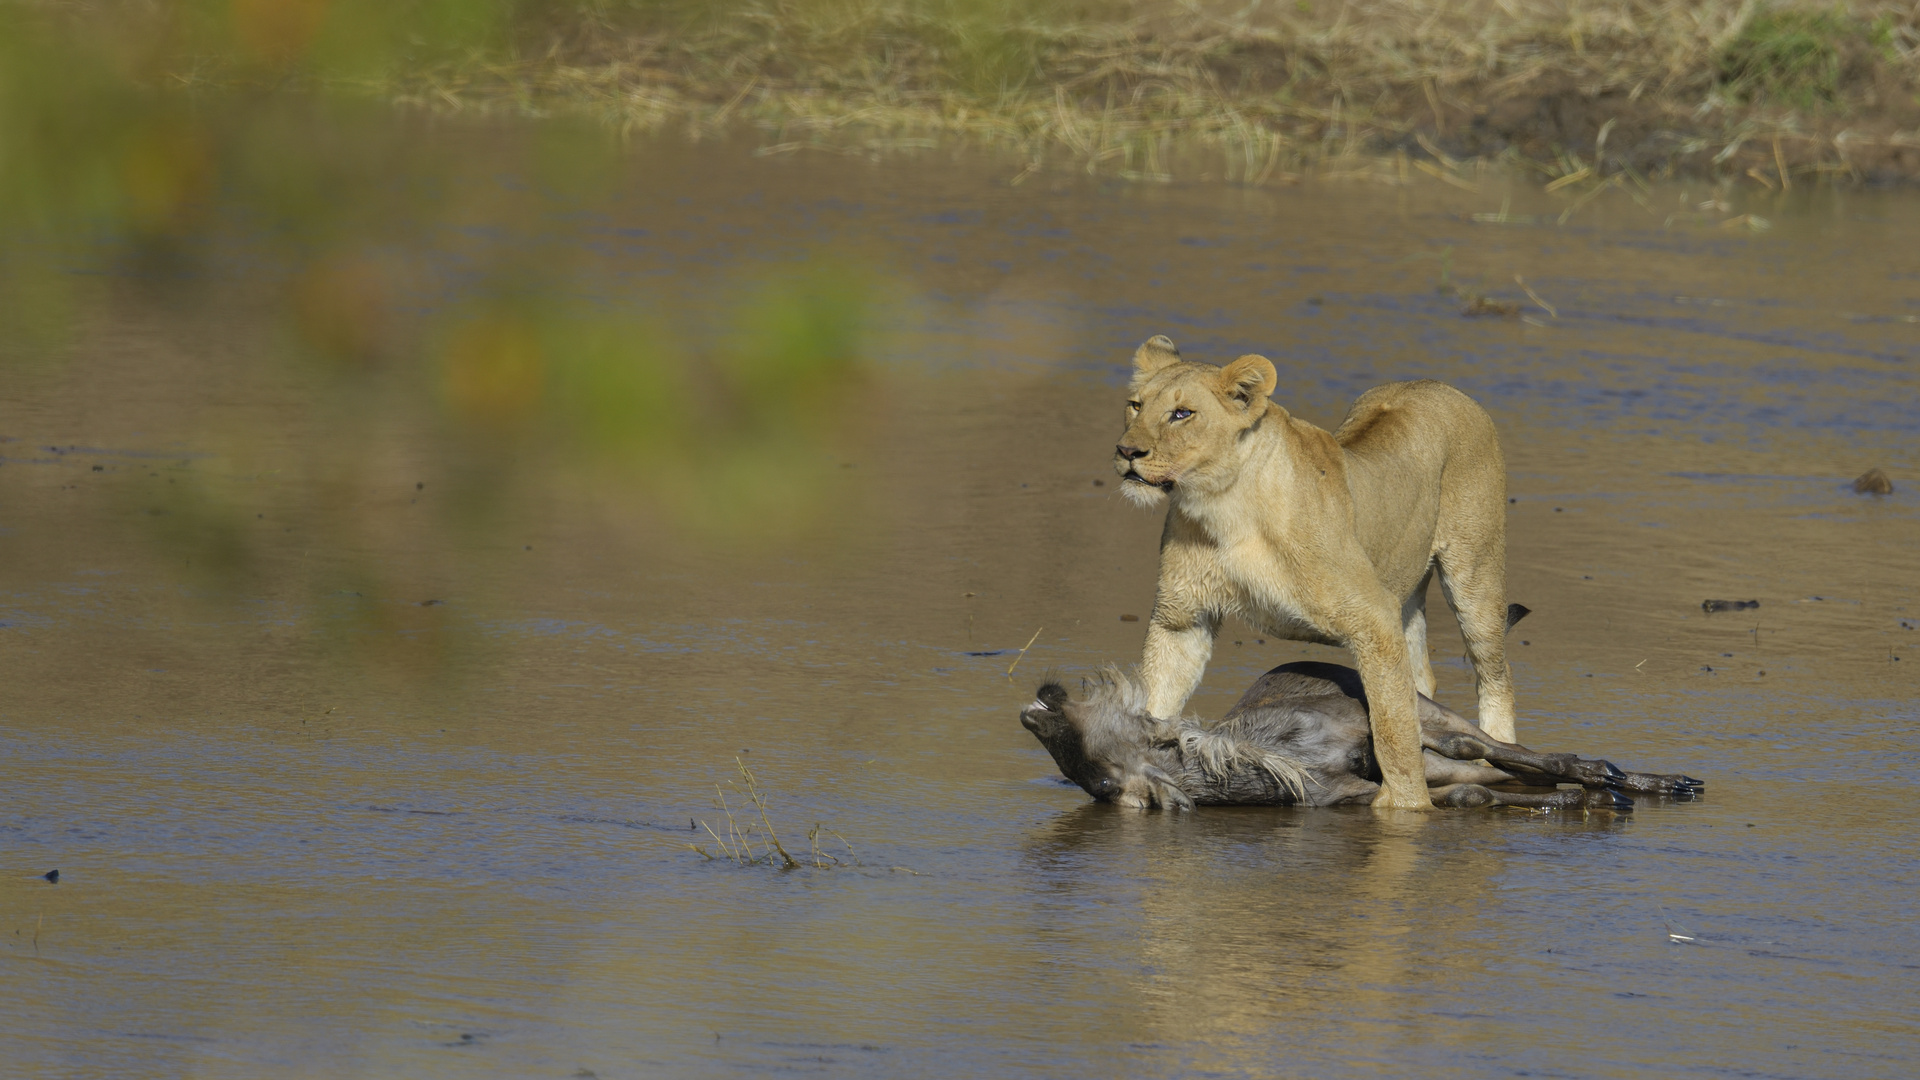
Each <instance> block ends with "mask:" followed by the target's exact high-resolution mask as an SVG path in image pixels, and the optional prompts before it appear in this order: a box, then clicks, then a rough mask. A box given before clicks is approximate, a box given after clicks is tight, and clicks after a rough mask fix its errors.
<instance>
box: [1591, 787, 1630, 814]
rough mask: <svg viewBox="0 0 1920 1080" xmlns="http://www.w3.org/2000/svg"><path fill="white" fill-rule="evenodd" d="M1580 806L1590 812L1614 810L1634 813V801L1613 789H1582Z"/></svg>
mask: <svg viewBox="0 0 1920 1080" xmlns="http://www.w3.org/2000/svg"><path fill="white" fill-rule="evenodd" d="M1580 794H1581V796H1582V797H1581V800H1580V805H1582V806H1584V807H1586V808H1587V809H1589V810H1613V811H1616V812H1621V813H1632V812H1633V800H1632V799H1629V798H1627V797H1626V796H1625V795H1622V794H1620V793H1619V792H1617V791H1615V790H1613V789H1612V788H1582V789H1581V791H1580Z"/></svg>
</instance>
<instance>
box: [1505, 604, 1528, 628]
mask: <svg viewBox="0 0 1920 1080" xmlns="http://www.w3.org/2000/svg"><path fill="white" fill-rule="evenodd" d="M1531 614H1533V609H1532V608H1530V607H1528V606H1527V605H1525V604H1508V605H1507V629H1509V630H1511V629H1513V624H1514V623H1517V622H1519V621H1520V620H1521V619H1524V618H1526V617H1527V616H1529V615H1531Z"/></svg>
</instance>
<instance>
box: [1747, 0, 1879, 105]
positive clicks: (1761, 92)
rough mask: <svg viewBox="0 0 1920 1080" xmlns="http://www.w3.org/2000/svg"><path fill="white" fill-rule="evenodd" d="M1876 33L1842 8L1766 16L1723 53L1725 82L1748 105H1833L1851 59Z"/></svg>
mask: <svg viewBox="0 0 1920 1080" xmlns="http://www.w3.org/2000/svg"><path fill="white" fill-rule="evenodd" d="M1872 29H1873V28H1872V27H1871V26H1869V24H1867V23H1865V22H1862V21H1861V20H1858V19H1855V18H1853V17H1852V16H1850V15H1849V14H1847V12H1846V11H1845V10H1843V9H1839V8H1835V9H1832V10H1825V11H1809V10H1797V9H1789V10H1782V11H1763V12H1761V13H1760V14H1758V15H1756V16H1755V17H1754V18H1753V19H1752V20H1751V21H1749V22H1748V23H1747V24H1746V26H1745V27H1744V28H1743V29H1742V30H1741V31H1740V33H1739V35H1738V36H1737V37H1735V38H1734V39H1733V40H1732V41H1731V42H1729V43H1728V44H1727V46H1726V48H1725V49H1724V50H1722V52H1721V53H1720V59H1719V68H1720V78H1721V80H1722V83H1723V84H1724V85H1725V86H1726V88H1727V89H1728V91H1730V92H1731V93H1732V94H1734V95H1735V96H1737V97H1739V98H1740V99H1741V100H1744V101H1752V102H1770V103H1778V104H1786V105H1789V106H1793V107H1796V108H1800V109H1811V108H1815V107H1817V106H1822V105H1831V104H1834V103H1836V102H1838V101H1839V100H1840V97H1841V93H1842V88H1843V85H1844V84H1843V81H1842V73H1843V65H1844V63H1845V61H1846V59H1847V58H1848V57H1849V56H1853V55H1856V54H1858V53H1859V52H1860V51H1861V50H1862V49H1863V48H1864V47H1865V46H1866V45H1867V44H1868V41H1869V35H1870V34H1871V32H1872Z"/></svg>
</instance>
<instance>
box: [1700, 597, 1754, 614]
mask: <svg viewBox="0 0 1920 1080" xmlns="http://www.w3.org/2000/svg"><path fill="white" fill-rule="evenodd" d="M1759 606H1760V601H1758V600H1702V601H1700V610H1701V611H1704V612H1706V613H1707V614H1709V615H1711V614H1713V613H1714V612H1716V611H1745V610H1747V609H1748V608H1757V607H1759Z"/></svg>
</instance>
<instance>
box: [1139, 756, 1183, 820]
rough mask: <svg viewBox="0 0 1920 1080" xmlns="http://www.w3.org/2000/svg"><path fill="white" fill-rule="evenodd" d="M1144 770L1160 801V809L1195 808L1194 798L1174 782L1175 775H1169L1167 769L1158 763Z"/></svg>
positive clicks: (1155, 795) (1156, 797)
mask: <svg viewBox="0 0 1920 1080" xmlns="http://www.w3.org/2000/svg"><path fill="white" fill-rule="evenodd" d="M1142 772H1143V774H1144V775H1145V776H1146V778H1147V781H1148V782H1149V783H1151V784H1152V785H1153V794H1154V797H1155V799H1156V800H1157V801H1158V802H1159V803H1160V809H1162V810H1191V809H1193V799H1192V798H1190V797H1188V795H1187V793H1186V792H1184V791H1181V790H1180V785H1179V784H1176V783H1174V782H1173V777H1171V776H1168V775H1167V772H1166V770H1165V769H1162V768H1160V767H1159V766H1158V765H1149V766H1147V767H1146V768H1145V769H1143V770H1142Z"/></svg>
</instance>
